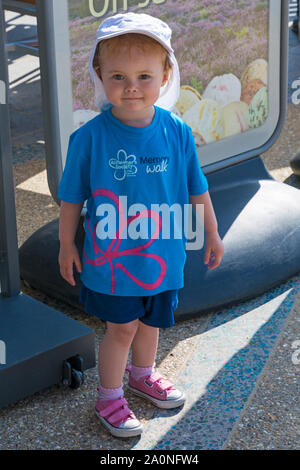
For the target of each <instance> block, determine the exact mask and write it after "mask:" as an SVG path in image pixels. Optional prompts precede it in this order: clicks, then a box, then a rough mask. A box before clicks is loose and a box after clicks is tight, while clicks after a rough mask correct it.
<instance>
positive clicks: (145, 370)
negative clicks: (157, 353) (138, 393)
mask: <svg viewBox="0 0 300 470" xmlns="http://www.w3.org/2000/svg"><path fill="white" fill-rule="evenodd" d="M154 367H155V364H153V366H149V367H137V366H134V365H132V366H131V377H132V378H133V379H134V380H139V379H140V378H141V377H146V376H148V375H151V374H152V373H153V372H154Z"/></svg>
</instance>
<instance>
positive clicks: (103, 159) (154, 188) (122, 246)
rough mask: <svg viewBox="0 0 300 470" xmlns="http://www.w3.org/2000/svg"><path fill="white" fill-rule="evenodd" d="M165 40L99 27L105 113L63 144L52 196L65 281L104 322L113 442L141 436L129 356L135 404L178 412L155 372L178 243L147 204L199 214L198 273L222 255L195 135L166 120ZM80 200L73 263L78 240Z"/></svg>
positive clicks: (172, 88) (158, 30)
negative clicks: (57, 203) (189, 207)
mask: <svg viewBox="0 0 300 470" xmlns="http://www.w3.org/2000/svg"><path fill="white" fill-rule="evenodd" d="M170 40H171V30H170V28H169V27H168V25H166V24H165V23H164V22H162V21H161V20H159V19H157V18H154V17H152V16H149V15H145V14H135V13H126V14H118V15H115V16H113V17H111V18H108V19H106V20H104V21H103V22H102V24H101V25H100V27H99V28H98V31H97V40H96V43H95V45H94V48H93V50H92V53H91V56H90V64H89V66H90V73H91V77H92V79H93V82H94V85H95V94H96V102H97V105H98V107H99V109H100V111H101V113H100V114H99V115H98V116H96V117H95V118H94V119H92V120H90V121H89V122H87V123H86V124H85V125H83V126H82V127H81V128H79V129H77V130H76V131H75V132H74V133H73V134H72V135H71V136H70V141H69V148H68V155H67V161H66V166H65V169H64V173H63V176H62V180H61V182H60V186H59V192H58V195H59V198H60V199H61V211H60V228H59V239H60V253H59V264H60V272H61V275H62V277H63V278H64V279H65V280H67V281H68V282H69V283H70V284H71V285H75V281H74V276H73V265H74V264H75V267H76V269H77V271H79V272H80V273H81V282H82V284H81V292H80V300H81V302H82V303H83V304H84V307H85V311H86V312H87V313H90V314H92V315H95V316H97V317H99V318H100V319H102V320H104V321H106V332H105V336H104V339H103V341H102V343H101V345H100V348H99V388H98V392H99V393H98V400H97V404H96V414H97V416H98V417H99V419H100V420H101V422H102V423H103V425H104V426H105V427H106V428H107V429H108V430H109V431H110V432H111V434H113V435H114V436H121V437H127V436H136V435H139V434H140V433H141V432H142V426H141V423H140V422H139V421H138V420H137V418H136V417H135V415H134V413H133V412H132V411H131V410H130V409H129V408H128V404H127V401H126V400H125V398H124V392H123V382H122V381H123V376H124V372H125V369H126V363H127V359H128V354H129V350H130V348H131V352H132V365H131V367H128V368H127V370H128V371H129V389H130V390H131V391H132V392H133V393H135V394H136V395H138V396H141V397H144V398H146V399H148V400H150V401H151V402H152V403H153V404H154V405H156V406H158V407H160V408H175V407H179V406H181V405H182V404H183V403H184V401H185V397H184V394H183V392H181V391H180V390H178V389H177V388H176V387H175V385H174V384H172V383H171V382H169V381H168V380H166V379H165V378H163V377H162V376H161V375H160V374H159V373H158V372H156V371H155V357H156V351H157V344H158V335H159V328H168V327H170V326H172V325H173V324H174V310H175V309H176V307H177V303H178V297H177V292H178V289H180V288H182V287H183V269H184V264H185V258H186V254H185V243H186V239H185V238H184V236H181V237H175V236H172V234H171V235H170V236H168V237H166V236H165V237H163V236H162V232H163V231H164V228H165V225H166V223H165V221H164V222H163V221H162V218H161V216H160V214H159V211H157V210H154V209H152V208H151V207H152V204H157V205H162V204H163V205H164V206H165V207H169V208H171V207H172V206H173V204H176V205H177V206H178V207H181V208H183V207H184V204H188V203H189V202H191V203H192V204H194V205H196V204H204V227H205V231H206V246H205V260H204V262H205V263H206V264H208V267H209V268H210V269H214V268H215V267H217V266H218V265H219V263H220V261H221V258H222V255H223V244H222V241H221V240H220V237H219V235H218V229H217V222H216V218H215V214H214V210H213V207H212V204H211V200H210V197H209V194H208V185H207V181H206V178H205V176H204V175H203V173H202V170H201V168H200V165H199V162H198V157H197V153H196V148H195V143H194V140H193V136H192V133H191V130H190V128H189V127H188V126H187V125H186V124H185V123H184V122H183V121H182V120H181V119H180V118H179V117H177V116H176V115H175V114H172V113H171V112H170V111H169V110H171V109H172V107H174V105H175V104H176V101H177V99H178V95H179V83H180V80H179V71H178V64H177V61H176V59H175V56H174V53H173V49H172V47H171V42H170ZM86 200H87V212H86V216H85V221H84V228H85V232H86V234H85V241H84V248H83V258H82V261H80V259H79V255H78V252H77V248H76V246H75V243H74V238H75V233H76V230H77V226H78V221H79V217H80V214H81V211H82V207H83V203H84V201H86ZM173 207H174V206H173ZM195 207H196V206H195ZM128 208H129V209H128ZM127 211H128V214H129V217H127V215H126V214H127ZM172 221H173V219H172ZM148 223H151V228H152V231H151V234H150V236H149V235H148V233H147V227H148ZM176 223H177V222H176V220H175V225H176ZM179 225H180V224H179ZM138 228H140V230H139V231H138V230H137V229H138ZM178 228H180V227H179V226H177V229H178Z"/></svg>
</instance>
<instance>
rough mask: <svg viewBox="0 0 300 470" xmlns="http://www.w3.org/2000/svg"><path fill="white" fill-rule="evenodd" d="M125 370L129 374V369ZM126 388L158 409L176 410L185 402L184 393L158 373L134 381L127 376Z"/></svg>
mask: <svg viewBox="0 0 300 470" xmlns="http://www.w3.org/2000/svg"><path fill="white" fill-rule="evenodd" d="M126 370H127V371H128V372H130V371H131V367H130V366H129V367H126ZM128 388H129V390H131V391H132V393H134V394H135V395H138V396H139V397H143V398H146V399H147V400H150V401H151V402H152V403H153V404H154V405H156V406H158V408H164V409H170V408H177V407H178V406H181V405H183V403H184V402H185V395H184V393H183V392H181V391H180V390H178V389H177V388H175V386H174V384H173V383H172V382H169V381H168V380H166V379H164V378H163V376H162V375H161V374H160V373H159V372H154V373H153V374H151V375H148V376H146V377H141V378H140V379H139V380H134V379H133V378H132V377H131V374H129V383H128Z"/></svg>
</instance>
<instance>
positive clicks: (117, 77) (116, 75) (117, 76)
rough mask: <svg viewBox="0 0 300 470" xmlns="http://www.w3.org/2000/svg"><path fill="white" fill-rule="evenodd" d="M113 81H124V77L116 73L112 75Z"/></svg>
mask: <svg viewBox="0 0 300 470" xmlns="http://www.w3.org/2000/svg"><path fill="white" fill-rule="evenodd" d="M112 78H113V79H114V80H123V79H124V75H121V74H120V73H116V74H115V75H113V77H112Z"/></svg>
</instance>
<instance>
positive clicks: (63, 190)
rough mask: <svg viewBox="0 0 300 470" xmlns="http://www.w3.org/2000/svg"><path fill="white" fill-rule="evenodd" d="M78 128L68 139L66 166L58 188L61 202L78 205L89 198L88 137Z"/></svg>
mask: <svg viewBox="0 0 300 470" xmlns="http://www.w3.org/2000/svg"><path fill="white" fill-rule="evenodd" d="M86 134H87V133H86V132H83V129H81V128H79V129H78V130H77V131H75V132H73V134H71V136H70V138H69V146H68V152H67V159H66V165H65V168H64V171H63V175H62V178H61V181H60V184H59V187H58V197H59V199H60V200H62V201H66V202H72V203H79V202H84V201H85V200H86V199H88V198H89V195H90V185H89V175H90V151H89V136H88V135H86Z"/></svg>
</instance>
